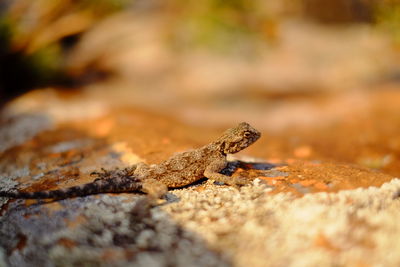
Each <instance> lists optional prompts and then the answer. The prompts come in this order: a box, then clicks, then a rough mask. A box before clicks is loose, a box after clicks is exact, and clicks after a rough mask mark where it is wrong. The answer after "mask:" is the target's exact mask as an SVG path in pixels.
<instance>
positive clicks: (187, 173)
mask: <svg viewBox="0 0 400 267" xmlns="http://www.w3.org/2000/svg"><path fill="white" fill-rule="evenodd" d="M260 136H261V133H260V132H259V131H257V130H256V129H254V128H253V127H252V126H250V124H248V123H246V122H242V123H239V124H238V125H237V126H236V127H233V128H230V129H228V130H226V131H225V132H224V133H223V134H222V135H221V136H220V137H219V138H218V139H217V140H216V141H214V142H211V143H210V144H208V145H205V146H203V147H200V148H198V149H194V150H189V151H185V152H181V153H177V154H175V155H174V156H172V157H171V158H169V159H167V160H165V161H163V162H161V163H159V164H151V165H148V164H145V163H138V164H135V165H133V166H130V167H127V168H125V169H122V170H118V169H117V170H111V171H107V170H104V169H102V171H101V172H93V173H91V175H94V176H96V177H97V178H96V179H95V180H94V181H92V182H90V183H87V184H82V185H78V186H73V187H69V188H65V189H58V190H50V191H39V192H22V191H0V197H8V198H22V199H49V198H51V199H65V198H72V197H78V196H86V195H90V194H99V193H120V192H137V191H139V192H142V193H147V194H148V195H149V196H150V197H151V198H155V199H160V198H162V197H163V196H165V194H166V193H167V192H168V189H173V188H180V187H183V186H186V185H190V184H192V183H194V182H196V181H198V180H200V179H202V178H204V177H206V178H208V179H211V180H214V181H218V182H221V183H224V184H227V185H233V186H241V185H244V184H246V183H248V181H247V180H246V179H244V178H241V177H235V178H233V177H230V176H227V175H224V174H221V173H220V171H221V170H223V169H224V168H225V167H226V166H227V163H228V162H227V159H226V156H227V154H234V153H237V152H239V151H241V150H243V149H245V148H247V147H248V146H250V145H251V144H253V143H254V142H255V141H257V140H258V139H259V138H260Z"/></svg>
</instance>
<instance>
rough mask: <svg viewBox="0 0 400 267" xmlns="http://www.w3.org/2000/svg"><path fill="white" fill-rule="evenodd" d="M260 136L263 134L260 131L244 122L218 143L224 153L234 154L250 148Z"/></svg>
mask: <svg viewBox="0 0 400 267" xmlns="http://www.w3.org/2000/svg"><path fill="white" fill-rule="evenodd" d="M260 136H261V133H260V132H259V131H257V130H256V129H254V128H253V127H251V126H250V124H248V123H247V122H242V123H239V125H238V126H236V127H233V128H230V129H228V130H227V131H226V132H225V133H224V134H223V135H222V136H221V137H220V138H219V140H218V141H219V144H220V149H221V150H222V151H221V152H222V153H224V154H233V153H237V152H239V151H241V150H243V149H245V148H246V147H248V146H250V145H251V144H253V143H254V142H255V141H257V140H258V138H260Z"/></svg>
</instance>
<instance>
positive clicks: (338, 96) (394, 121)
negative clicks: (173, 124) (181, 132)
mask: <svg viewBox="0 0 400 267" xmlns="http://www.w3.org/2000/svg"><path fill="white" fill-rule="evenodd" d="M0 12H1V13H0V99H1V105H2V106H3V107H4V106H6V105H11V104H7V103H11V102H9V101H11V100H12V99H15V98H16V97H17V96H19V95H22V94H24V93H26V92H28V91H30V90H33V89H37V88H47V90H50V89H49V88H51V90H55V91H57V92H60V91H62V92H69V93H74V94H76V93H78V94H82V92H85V94H86V95H85V96H86V97H87V96H88V95H89V96H90V98H92V99H93V98H96V97H101V96H102V97H103V99H104V98H105V99H107V101H109V102H110V103H111V102H113V103H116V105H118V106H133V107H135V108H137V109H139V110H149V111H152V112H156V113H159V114H167V115H168V116H170V117H173V118H175V119H177V120H178V121H181V122H184V123H187V124H190V125H197V126H210V127H212V126H213V127H216V126H218V127H226V126H230V125H232V123H236V122H238V121H248V122H250V123H252V124H254V125H256V126H257V128H261V129H262V130H263V131H265V132H267V133H268V134H267V136H266V139H265V141H264V142H265V145H266V146H264V148H261V149H259V150H258V151H257V152H256V154H257V155H258V156H263V157H265V156H267V155H268V157H271V158H272V157H300V158H314V159H315V158H318V159H330V160H337V161H346V162H353V163H358V164H361V165H364V166H367V167H372V168H376V169H381V170H385V171H387V172H390V173H392V174H395V175H397V174H399V173H400V167H398V166H399V164H397V163H398V162H399V161H400V139H399V137H398V131H399V130H400V120H399V116H400V111H399V104H400V93H399V90H398V88H399V82H400V68H399V63H398V62H399V49H400V1H398V0H290V1H289V0H281V1H261V0H251V1H248V0H247V1H244V0H231V1H222V0H205V1H194V0H186V1H182V0H168V1H159V0H135V1H133V0H132V1H128V0H97V1H94V0H81V1H74V0H35V1H31V0H3V1H1V3H0ZM66 95H68V93H66ZM45 99H46V97H45ZM47 100H48V101H50V102H51V101H53V100H54V99H52V98H47ZM44 102H46V101H44ZM40 108H46V106H45V105H44V106H43V102H41V103H40V104H38V107H37V109H38V110H39V109H40ZM149 123H151V122H149Z"/></svg>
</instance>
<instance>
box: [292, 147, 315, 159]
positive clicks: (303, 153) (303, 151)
mask: <svg viewBox="0 0 400 267" xmlns="http://www.w3.org/2000/svg"><path fill="white" fill-rule="evenodd" d="M293 154H294V155H295V156H296V157H298V158H308V157H309V156H311V154H312V148H311V147H310V146H299V147H297V148H296V149H295V150H294V152H293Z"/></svg>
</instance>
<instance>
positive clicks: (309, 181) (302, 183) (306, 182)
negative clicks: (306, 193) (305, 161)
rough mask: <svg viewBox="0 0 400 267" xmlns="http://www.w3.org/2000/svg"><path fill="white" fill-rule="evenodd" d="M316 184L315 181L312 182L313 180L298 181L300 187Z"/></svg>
mask: <svg viewBox="0 0 400 267" xmlns="http://www.w3.org/2000/svg"><path fill="white" fill-rule="evenodd" d="M316 182H317V181H315V180H313V179H309V180H303V181H300V182H299V183H300V184H301V185H302V186H310V185H313V184H315V183H316Z"/></svg>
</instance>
